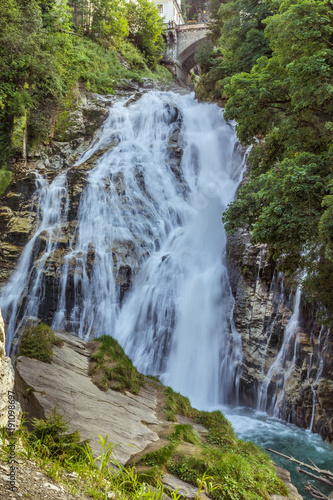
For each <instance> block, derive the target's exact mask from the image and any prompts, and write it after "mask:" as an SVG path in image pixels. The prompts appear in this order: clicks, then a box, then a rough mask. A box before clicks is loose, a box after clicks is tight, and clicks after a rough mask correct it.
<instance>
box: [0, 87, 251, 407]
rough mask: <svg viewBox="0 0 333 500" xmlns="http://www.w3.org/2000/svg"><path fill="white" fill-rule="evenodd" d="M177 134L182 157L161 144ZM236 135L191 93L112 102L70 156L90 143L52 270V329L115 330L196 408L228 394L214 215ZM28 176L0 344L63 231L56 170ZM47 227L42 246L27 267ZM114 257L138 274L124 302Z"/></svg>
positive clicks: (236, 176)
mask: <svg viewBox="0 0 333 500" xmlns="http://www.w3.org/2000/svg"><path fill="white" fill-rule="evenodd" d="M175 133H176V134H178V137H177V141H178V147H179V146H180V147H181V148H182V150H183V154H182V160H181V164H179V163H177V158H175V155H174V154H173V153H172V150H170V147H169V141H170V140H174V139H173V137H174V134H175ZM236 142H237V139H236V134H235V130H234V128H233V127H232V126H231V125H230V124H228V123H227V122H225V121H224V119H223V115H222V110H220V109H218V108H217V106H215V105H210V104H198V103H197V102H196V101H195V100H194V98H193V96H191V95H187V96H179V95H177V94H173V93H149V94H146V95H144V96H143V97H142V98H141V99H140V100H139V101H138V102H136V103H134V104H132V105H131V106H129V107H126V105H124V103H123V104H120V103H118V104H117V105H115V106H114V107H113V108H112V112H111V113H110V116H109V118H108V120H107V121H106V123H105V125H104V127H103V129H102V131H101V133H100V135H99V136H98V137H97V139H96V140H95V142H94V144H92V146H91V147H90V148H89V149H88V150H87V152H86V153H85V154H84V155H83V156H82V157H81V158H80V160H79V162H78V165H79V164H80V163H83V162H85V161H86V160H88V159H89V158H91V157H92V155H93V154H95V153H96V152H97V151H100V153H99V154H100V157H99V159H98V160H97V161H96V164H95V166H94V168H92V170H91V171H90V172H89V174H88V177H87V184H86V187H85V189H84V191H83V193H82V195H81V199H80V205H79V209H78V215H77V220H78V224H77V227H76V229H75V232H74V234H73V236H72V238H71V239H70V241H69V243H68V244H67V247H66V249H65V251H63V254H62V258H61V261H60V264H58V265H59V268H58V269H57V274H58V276H59V275H60V279H59V294H58V302H57V304H55V313H54V315H53V324H52V326H53V328H55V329H67V330H68V329H70V330H71V331H75V332H76V333H77V334H78V335H79V336H80V337H84V338H89V337H90V336H92V335H101V334H105V333H107V334H111V335H113V336H115V337H116V338H117V339H118V340H119V341H120V343H121V344H122V345H123V346H124V348H125V350H126V352H127V353H128V354H129V355H130V356H131V358H132V359H133V361H134V364H135V365H136V366H137V367H138V368H139V370H141V371H143V372H144V373H147V372H150V373H161V374H164V375H163V379H164V381H165V382H166V383H169V384H171V385H172V386H173V387H175V388H176V389H177V390H179V391H181V392H183V393H184V394H187V395H189V396H190V397H191V398H192V399H193V402H194V403H195V404H196V405H197V406H207V404H218V403H222V402H225V401H226V400H227V399H229V400H230V399H233V400H234V401H237V397H236V394H234V395H233V396H232V397H231V392H232V391H236V392H237V384H238V379H239V377H237V374H238V366H239V364H240V361H241V357H242V354H241V341H240V337H239V335H238V333H237V331H236V329H235V327H234V324H233V321H232V310H233V297H232V294H231V290H230V286H229V281H228V275H227V270H226V266H225V263H224V253H225V243H226V238H225V234H224V230H223V225H222V222H221V214H222V212H223V210H224V209H225V207H226V205H227V204H228V203H229V202H230V201H231V200H232V199H233V196H234V194H235V191H236V188H237V185H238V183H239V180H240V177H241V172H242V165H243V162H242V158H241V155H240V154H239V152H238V150H237V147H236ZM101 153H103V154H101ZM178 154H179V153H178ZM176 155H177V153H176ZM38 182H39V183H40V184H41V185H42V186H43V188H39V190H41V189H42V191H43V193H44V191H45V193H44V194H41V196H40V211H41V217H40V223H39V224H38V229H37V231H36V233H35V235H34V236H33V238H32V239H31V241H30V242H29V244H28V245H27V246H26V248H25V250H24V253H23V255H22V257H21V260H20V263H19V266H18V269H17V271H16V273H14V275H13V277H12V279H11V280H10V282H9V283H8V284H7V286H6V287H5V288H4V290H3V292H2V295H1V299H0V306H1V308H2V309H3V313H4V316H5V318H6V321H7V323H9V328H10V332H11V333H10V336H9V340H8V342H9V345H8V349H9V348H10V343H11V341H12V339H13V336H14V331H15V324H16V323H17V320H18V319H19V320H22V319H23V320H24V319H25V318H27V317H30V316H38V303H39V302H40V300H41V298H42V294H43V293H45V286H44V283H43V279H44V277H45V276H44V274H45V269H46V265H47V262H48V259H49V258H50V255H51V254H52V252H54V251H56V249H57V241H58V240H60V239H61V231H62V230H65V229H66V228H67V229H68V227H69V222H68V221H67V211H68V197H67V190H66V174H65V173H63V174H61V175H60V176H58V177H56V178H55V179H54V181H53V182H52V183H51V184H50V185H48V184H47V183H46V181H44V180H41V179H39V181H38ZM45 232H46V233H47V235H48V236H47V243H46V245H45V249H44V250H43V249H40V250H39V254H38V259H37V261H35V262H34V263H32V260H33V256H34V251H33V249H34V248H35V243H36V240H38V241H39V240H40V235H41V234H44V233H45ZM129 248H130V249H131V251H129V250H128V249H129ZM35 253H36V252H35ZM121 265H128V266H130V268H131V270H132V273H133V274H134V275H135V274H136V275H137V276H136V279H135V284H134V287H133V290H132V291H131V292H130V294H129V296H128V297H127V298H126V301H125V303H124V305H123V307H122V308H121V306H120V297H119V286H118V285H117V282H116V279H115V275H116V274H117V271H118V270H119V267H120V266H121ZM140 268H141V270H140V271H139V269H140ZM68 289H71V295H72V301H71V302H70V301H69V300H68Z"/></svg>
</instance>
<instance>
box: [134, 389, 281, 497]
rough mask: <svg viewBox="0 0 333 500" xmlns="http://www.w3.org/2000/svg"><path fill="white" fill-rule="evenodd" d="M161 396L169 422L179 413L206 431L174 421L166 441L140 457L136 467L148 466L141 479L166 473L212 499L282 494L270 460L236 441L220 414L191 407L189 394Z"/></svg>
mask: <svg viewBox="0 0 333 500" xmlns="http://www.w3.org/2000/svg"><path fill="white" fill-rule="evenodd" d="M164 394H165V396H166V404H165V408H164V411H165V412H166V414H167V417H168V420H170V421H176V418H177V417H176V415H182V416H184V417H188V418H190V419H192V421H193V425H195V423H198V424H201V425H203V426H205V428H206V430H207V431H206V432H202V433H200V432H195V430H194V428H193V426H192V425H191V424H190V423H188V424H175V425H174V426H173V430H172V432H171V433H170V435H169V436H168V439H169V441H170V445H168V446H164V447H162V448H160V449H159V450H156V451H154V452H151V453H147V454H146V455H144V456H143V457H142V458H141V459H140V461H139V463H138V465H137V466H138V467H140V464H141V466H142V465H145V466H148V467H150V469H149V470H145V471H144V472H143V473H142V474H143V477H144V478H145V480H147V481H149V480H151V481H152V484H154V481H155V480H156V478H159V477H161V476H162V474H163V473H165V472H169V473H171V474H174V475H175V476H177V477H179V478H180V479H182V480H183V481H186V482H189V483H191V484H193V485H195V486H199V489H201V491H205V492H206V493H209V495H210V496H211V498H213V499H216V500H259V499H268V498H269V496H270V495H271V494H273V493H275V494H281V495H286V494H287V489H286V487H285V485H284V484H283V482H282V481H281V480H280V479H279V478H278V477H277V475H276V471H275V467H274V465H273V462H272V460H271V458H270V457H269V456H268V455H267V454H266V453H265V452H264V451H262V450H261V449H260V448H258V447H257V446H256V445H255V444H254V443H251V442H243V441H240V440H239V439H237V437H236V435H235V433H234V431H233V429H232V426H231V424H230V423H229V422H228V420H227V419H226V418H225V417H224V416H223V415H222V413H221V412H219V411H214V412H211V413H209V412H204V411H199V410H196V409H195V408H192V407H191V405H190V402H189V400H188V398H185V397H184V396H182V395H181V394H178V393H176V392H174V391H173V390H172V389H170V388H169V387H168V388H165V389H164ZM203 478H204V479H203Z"/></svg>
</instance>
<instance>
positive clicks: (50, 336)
mask: <svg viewBox="0 0 333 500" xmlns="http://www.w3.org/2000/svg"><path fill="white" fill-rule="evenodd" d="M53 345H56V346H62V345H63V341H62V340H61V339H59V338H58V337H57V336H56V335H55V333H54V331H53V330H52V329H51V328H50V327H49V326H48V325H45V324H44V323H39V324H38V325H34V326H28V327H27V328H26V329H25V331H24V332H23V335H22V340H21V345H20V349H19V355H20V356H22V355H23V356H27V357H28V358H34V359H38V360H39V361H43V362H44V363H51V361H52V356H53V351H52V346H53Z"/></svg>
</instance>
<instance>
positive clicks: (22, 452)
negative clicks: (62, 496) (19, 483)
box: [0, 411, 179, 500]
mask: <svg viewBox="0 0 333 500" xmlns="http://www.w3.org/2000/svg"><path fill="white" fill-rule="evenodd" d="M23 421H24V419H23ZM99 437H100V455H99V456H98V457H96V458H95V457H93V455H92V451H91V449H90V446H89V443H88V442H85V443H82V442H80V434H79V432H78V431H76V432H74V433H69V432H68V423H66V422H65V421H64V419H63V416H61V415H59V414H57V413H56V411H54V412H53V413H52V414H51V415H50V416H49V417H48V418H47V419H45V420H39V419H33V420H32V430H31V431H28V430H27V429H26V428H25V427H24V426H23V425H22V424H21V426H20V429H19V430H18V431H16V433H15V435H14V436H10V437H9V438H8V436H7V434H6V429H5V428H2V429H1V444H0V450H1V457H3V460H4V459H5V457H7V460H9V457H10V447H9V444H10V441H11V440H12V439H13V438H14V439H15V440H16V442H17V443H19V445H17V447H16V454H17V456H21V457H24V458H25V459H28V460H30V461H31V460H34V461H36V462H37V465H38V466H39V467H40V468H41V469H42V470H44V471H45V472H46V473H47V474H48V476H49V477H50V478H51V479H53V480H54V481H56V482H60V483H62V484H63V485H64V486H65V487H66V489H67V491H69V492H70V493H71V494H72V495H75V496H78V497H79V498H80V497H81V495H83V496H84V498H86V495H89V496H90V497H91V498H94V499H96V500H107V499H108V498H115V499H117V500H141V499H142V500H144V499H145V500H154V499H155V500H158V499H161V498H162V494H163V485H161V484H158V486H157V490H155V489H150V487H149V486H148V485H147V484H146V483H144V482H142V481H140V480H139V477H138V475H137V474H136V472H135V470H134V468H133V467H132V468H126V467H124V466H123V465H121V464H120V463H119V462H118V461H117V459H116V458H115V456H114V454H113V450H114V446H113V445H112V444H111V443H109V442H108V439H107V436H106V437H105V438H103V437H102V436H99ZM24 493H26V491H25V492H24ZM26 496H27V497H28V494H26ZM171 498H172V500H179V496H177V495H176V494H175V493H173V494H172V495H171Z"/></svg>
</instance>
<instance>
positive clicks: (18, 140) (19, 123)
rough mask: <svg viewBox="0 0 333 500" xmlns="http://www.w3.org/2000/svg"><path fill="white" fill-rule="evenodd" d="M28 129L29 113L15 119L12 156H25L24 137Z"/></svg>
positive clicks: (25, 112)
mask: <svg viewBox="0 0 333 500" xmlns="http://www.w3.org/2000/svg"><path fill="white" fill-rule="evenodd" d="M26 127H27V111H26V110H25V111H24V114H23V115H22V116H19V117H16V118H14V125H13V133H12V154H14V155H15V154H21V156H22V154H23V150H24V135H25V130H26Z"/></svg>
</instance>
